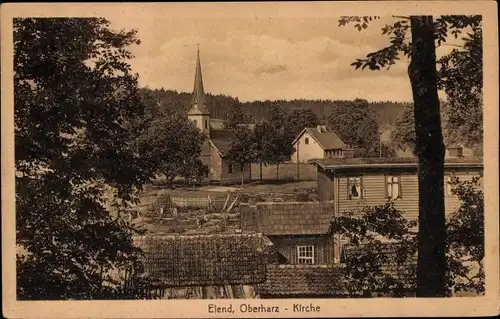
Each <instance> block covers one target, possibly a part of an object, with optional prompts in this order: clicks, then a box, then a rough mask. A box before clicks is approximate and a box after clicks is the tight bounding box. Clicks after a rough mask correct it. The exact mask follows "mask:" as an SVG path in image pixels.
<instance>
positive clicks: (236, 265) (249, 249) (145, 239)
mask: <svg viewBox="0 0 500 319" xmlns="http://www.w3.org/2000/svg"><path fill="white" fill-rule="evenodd" d="M134 245H135V246H136V247H139V248H141V249H142V250H143V264H144V269H142V271H137V272H136V273H135V275H136V276H140V277H144V278H147V279H148V284H147V286H145V287H142V289H146V290H147V291H149V292H151V293H156V294H157V295H158V296H159V297H160V298H162V299H216V298H223V299H225V298H231V299H232V298H253V297H254V292H253V290H254V286H255V285H256V284H259V283H263V282H265V280H266V272H267V269H266V266H267V265H268V264H272V263H273V262H276V261H277V259H276V258H275V257H276V252H275V250H274V247H273V245H272V243H271V242H270V241H269V239H268V238H267V237H265V236H263V235H262V234H255V233H253V234H213V235H157V236H155V235H146V236H137V237H135V238H134Z"/></svg>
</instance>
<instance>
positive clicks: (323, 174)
mask: <svg viewBox="0 0 500 319" xmlns="http://www.w3.org/2000/svg"><path fill="white" fill-rule="evenodd" d="M317 176H318V177H317V180H318V197H319V199H320V200H321V201H330V200H334V179H333V174H332V173H329V172H327V171H324V170H323V169H322V168H321V167H319V166H318V173H317Z"/></svg>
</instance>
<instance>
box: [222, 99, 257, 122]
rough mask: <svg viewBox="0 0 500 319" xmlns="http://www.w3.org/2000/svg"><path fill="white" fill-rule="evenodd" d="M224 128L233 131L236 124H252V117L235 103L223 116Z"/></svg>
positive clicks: (239, 104)
mask: <svg viewBox="0 0 500 319" xmlns="http://www.w3.org/2000/svg"><path fill="white" fill-rule="evenodd" d="M224 120H225V123H224V125H225V127H226V128H229V129H234V128H236V126H237V125H238V124H249V123H253V122H254V119H253V117H252V116H251V115H250V114H249V113H248V112H247V111H246V110H245V109H244V108H243V106H242V105H241V103H239V102H238V103H235V104H234V105H232V107H231V108H230V109H229V112H227V113H225V116H224Z"/></svg>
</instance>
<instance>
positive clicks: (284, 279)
mask: <svg viewBox="0 0 500 319" xmlns="http://www.w3.org/2000/svg"><path fill="white" fill-rule="evenodd" d="M343 271H344V266H343V265H341V264H330V265H268V266H267V279H266V281H265V282H264V283H262V284H259V285H258V291H259V293H260V294H263V295H275V296H287V295H288V296H290V295H311V296H314V295H346V294H347V292H346V289H345V286H344V274H343Z"/></svg>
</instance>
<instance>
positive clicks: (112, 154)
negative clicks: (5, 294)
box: [14, 18, 154, 299]
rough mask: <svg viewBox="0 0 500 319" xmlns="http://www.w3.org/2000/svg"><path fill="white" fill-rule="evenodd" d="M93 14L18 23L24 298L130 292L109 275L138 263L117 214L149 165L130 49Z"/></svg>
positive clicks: (124, 35) (133, 197)
mask: <svg viewBox="0 0 500 319" xmlns="http://www.w3.org/2000/svg"><path fill="white" fill-rule="evenodd" d="M135 34H136V33H135V31H129V32H125V31H121V32H114V31H112V30H111V29H110V28H109V22H108V21H106V20H105V19H98V18H81V19H80V18H39V19H38V18H37V19H24V18H23V19H15V20H14V123H15V136H16V140H15V156H16V157H15V162H16V171H17V174H16V223H17V228H16V238H17V245H18V246H19V247H21V248H22V250H23V252H22V253H20V254H19V255H18V259H17V284H18V291H17V292H18V298H20V299H102V298H135V297H138V295H136V294H134V293H131V294H127V293H126V292H125V291H123V289H122V288H123V287H121V286H120V285H118V284H117V282H116V280H115V279H114V278H115V276H113V274H114V273H117V272H120V271H122V270H124V269H127V268H128V267H136V266H137V265H136V264H137V260H138V254H139V251H138V250H136V249H134V248H133V247H132V239H131V238H132V235H133V234H134V229H133V228H132V227H131V226H130V225H127V224H126V223H124V222H122V221H120V220H115V219H114V218H112V217H111V215H110V213H109V212H110V210H111V209H112V210H114V211H119V210H121V209H122V208H123V207H124V206H127V205H128V203H130V202H134V203H137V202H138V197H137V194H138V192H139V191H140V190H141V189H142V185H143V184H144V183H145V182H146V181H148V180H149V178H150V177H151V176H152V173H153V171H154V168H152V167H149V166H148V165H147V164H146V163H147V161H146V162H145V161H144V158H143V157H142V156H141V154H140V153H139V152H137V150H136V149H135V148H134V146H133V143H132V141H134V140H135V138H136V137H137V134H138V133H139V132H140V131H141V130H142V129H143V127H141V125H140V123H139V124H137V125H135V124H134V125H132V124H131V123H132V122H133V119H134V118H136V117H140V116H143V108H144V107H143V104H142V103H141V98H140V95H139V93H138V90H137V76H136V75H133V74H131V73H130V66H129V64H128V62H127V61H126V60H127V59H130V58H132V54H131V53H130V52H129V51H128V49H127V47H128V46H129V45H131V44H134V43H139V40H138V39H137V38H136V37H135Z"/></svg>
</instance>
